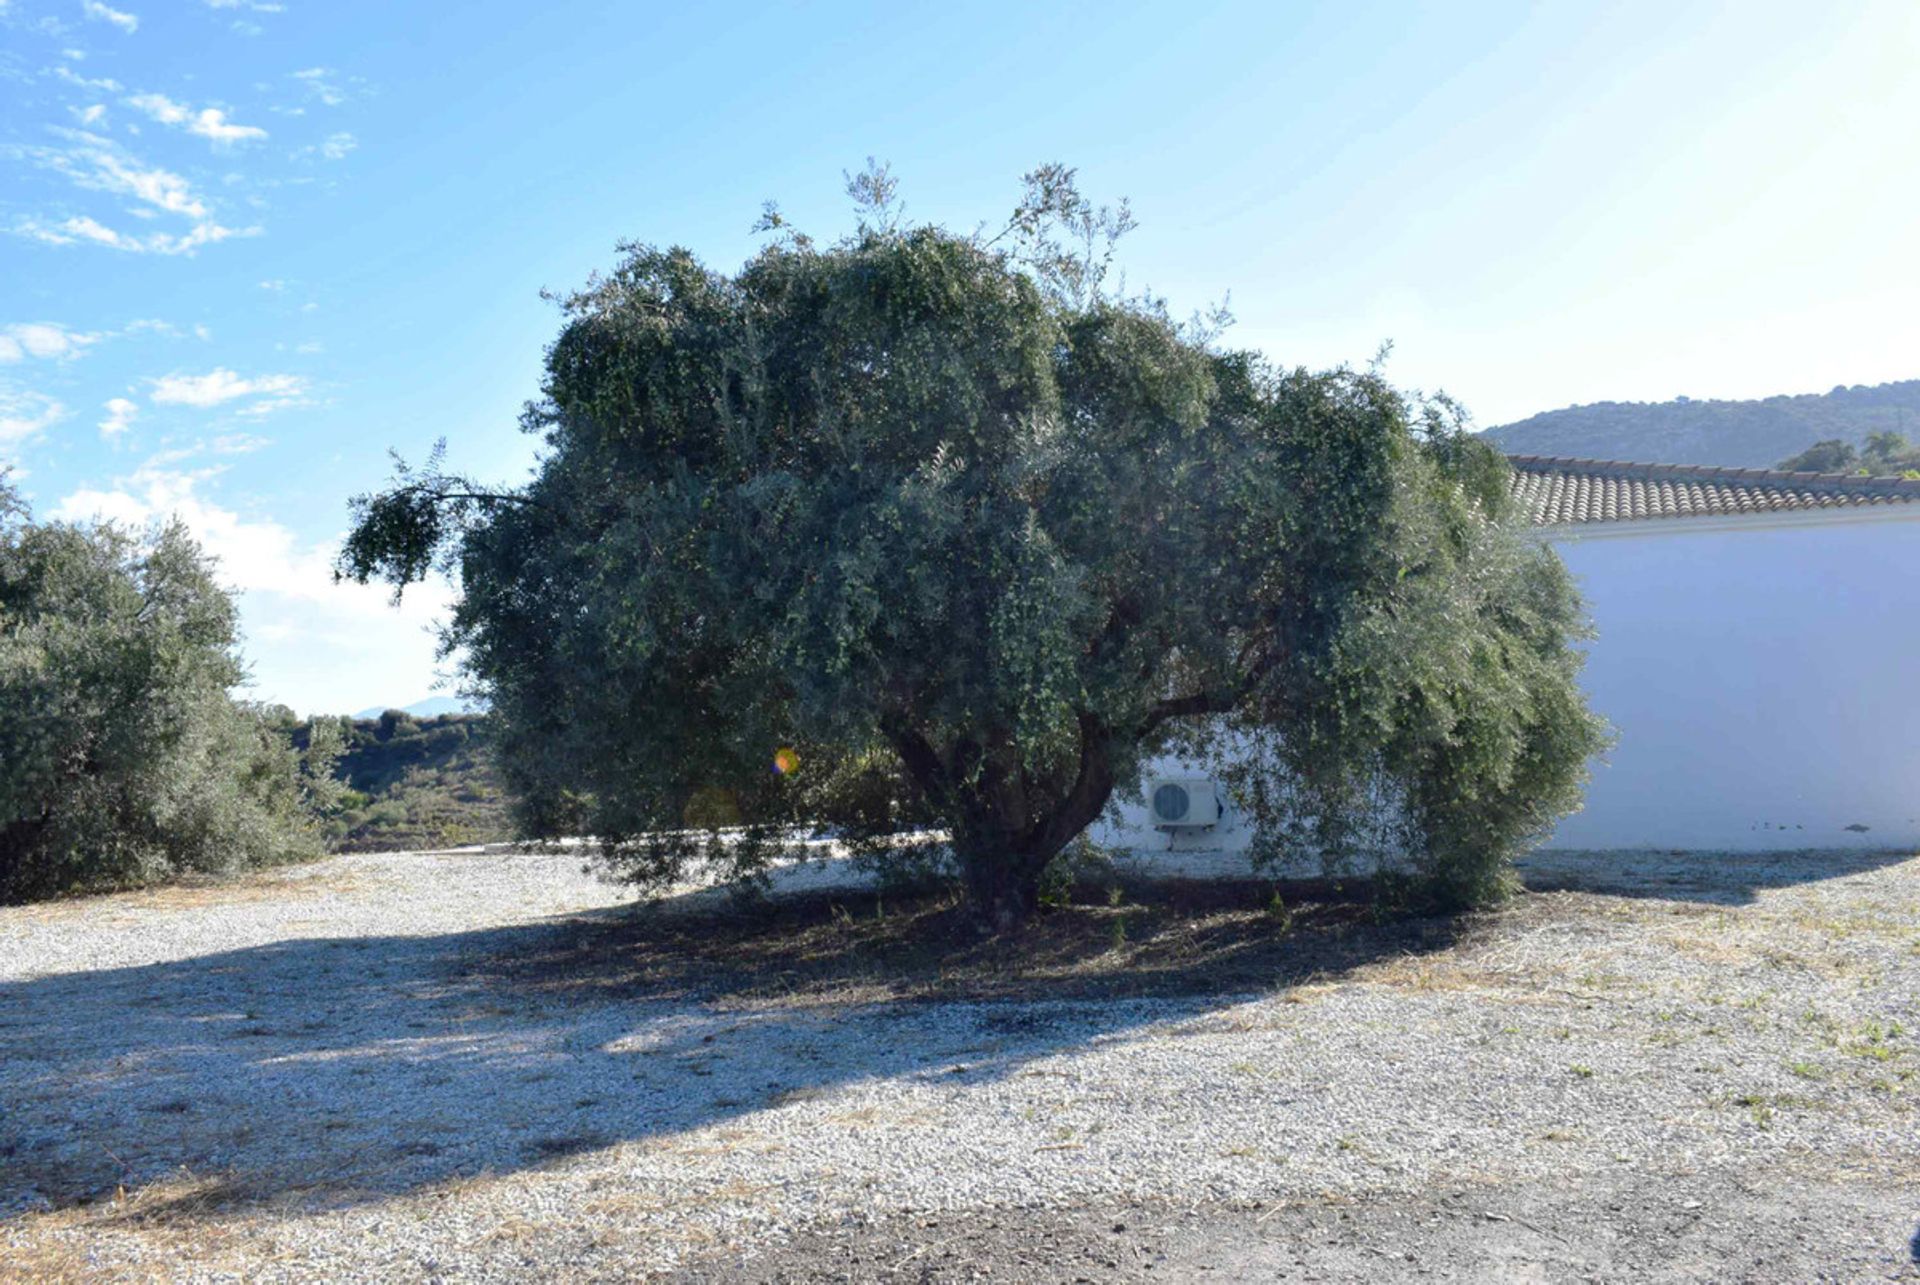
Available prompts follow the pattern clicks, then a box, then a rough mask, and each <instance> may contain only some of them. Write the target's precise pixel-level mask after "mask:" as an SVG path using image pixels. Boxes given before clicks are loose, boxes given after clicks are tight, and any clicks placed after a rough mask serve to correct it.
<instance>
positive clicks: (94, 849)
mask: <svg viewBox="0 0 1920 1285" xmlns="http://www.w3.org/2000/svg"><path fill="white" fill-rule="evenodd" d="M243 675H244V670H243V669H242V666H241V662H240V660H239V657H238V655H237V653H236V650H235V617H234V607H233V602H232V599H231V598H230V597H229V596H228V595H227V593H226V592H225V591H224V590H223V589H222V588H221V587H220V586H219V585H218V584H217V583H216V582H215V580H214V577H213V570H212V568H211V566H210V565H209V564H208V562H207V559H206V558H205V557H204V556H203V555H202V554H201V552H200V550H199V549H198V548H197V547H196V546H195V545H194V543H193V541H192V540H191V539H190V538H189V537H188V535H187V533H186V530H185V529H184V528H183V527H181V526H179V525H178V524H174V525H171V526H167V527H165V528H163V529H161V530H160V531H158V532H157V533H154V534H152V535H151V536H139V535H136V534H134V533H131V532H128V531H125V530H122V529H121V528H119V527H116V526H113V525H110V524H108V525H99V526H76V525H71V524H67V523H46V524H35V523H34V522H32V521H31V519H30V515H29V514H28V513H27V512H26V509H25V506H24V505H23V504H21V503H20V502H19V498H18V496H17V495H16V494H15V493H13V492H12V491H10V490H9V489H8V488H7V486H6V484H5V480H4V479H3V478H0V901H18V900H22V899H26V898H30V897H37V896H46V895H53V894H58V893H64V892H72V891H83V890H97V889H103V888H114V887H127V886H132V885H136V884H143V883H150V882H154V881H156V880H161V879H165V878H168V877H171V876H173V875H176V874H179V873H182V872H186V871H207V872H220V871H229V870H234V869H238V868H241V867H245V866H251V865H260V864H264V863H268V862H274V861H283V860H287V859H290V858H294V857H300V856H306V855H309V854H313V853H316V852H318V850H319V842H318V834H317V831H316V829H315V826H314V818H315V816H316V814H317V813H318V812H319V811H321V810H324V809H325V808H326V807H327V806H329V800H330V798H331V792H332V788H333V787H332V781H331V771H330V764H329V763H328V762H327V755H328V753H329V752H330V751H329V745H328V743H327V742H326V741H325V740H324V738H323V740H322V741H321V742H320V743H319V744H317V745H316V746H315V747H314V749H313V750H312V751H311V752H310V753H308V754H307V755H305V756H302V755H300V754H298V753H296V751H295V750H294V749H293V748H292V746H291V744H290V743H289V741H288V739H287V737H286V735H285V723H286V722H287V721H288V720H289V719H290V715H287V714H286V712H285V711H276V710H272V709H267V708H264V707H260V706H251V705H246V704H242V703H239V702H236V701H234V700H233V699H232V698H231V697H230V696H229V695H228V690H229V689H230V688H231V687H233V686H234V685H235V684H237V683H238V682H240V680H241V678H242V677H243Z"/></svg>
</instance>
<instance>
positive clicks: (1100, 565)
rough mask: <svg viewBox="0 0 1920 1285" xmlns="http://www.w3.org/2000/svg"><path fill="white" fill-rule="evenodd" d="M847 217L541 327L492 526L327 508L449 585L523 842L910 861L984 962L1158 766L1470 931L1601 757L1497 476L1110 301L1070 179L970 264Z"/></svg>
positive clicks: (1279, 836)
mask: <svg viewBox="0 0 1920 1285" xmlns="http://www.w3.org/2000/svg"><path fill="white" fill-rule="evenodd" d="M852 186H853V189H854V191H855V194H856V196H857V197H863V198H865V199H866V208H863V211H862V217H861V225H860V228H859V231H858V232H857V233H856V234H855V235H853V236H852V237H850V238H848V239H847V240H845V241H842V242H840V243H838V244H835V245H833V246H831V247H825V248H822V247H820V246H816V245H815V244H814V243H813V242H812V241H810V240H808V239H807V238H805V237H802V236H798V235H796V234H794V233H793V232H792V231H791V229H788V228H786V226H785V223H784V220H781V219H780V218H779V217H778V212H777V211H776V210H773V209H772V208H771V207H770V208H769V211H768V214H767V217H766V218H765V219H764V220H763V224H762V226H763V227H766V228H769V229H771V230H774V231H777V232H779V233H780V234H781V235H780V236H779V238H778V239H777V240H776V241H774V243H772V244H771V245H769V246H768V248H767V249H766V250H764V251H763V252H762V253H761V254H760V255H759V256H758V257H756V258H755V259H753V260H752V261H751V262H750V263H748V264H747V265H746V267H745V269H744V270H743V271H741V272H740V273H739V274H738V275H736V276H725V275H722V274H719V273H716V272H713V271H711V270H709V269H707V268H705V267H703V266H702V265H701V264H700V263H699V262H697V261H696V260H695V259H694V257H693V256H692V255H691V254H690V253H689V252H687V251H685V250H679V249H674V250H657V249H652V248H648V247H643V246H629V247H624V250H625V253H626V257H625V258H624V260H623V261H622V262H621V263H620V264H619V265H618V266H617V267H616V268H615V269H614V270H613V272H612V273H611V274H610V275H608V276H606V277H604V278H597V279H595V280H594V281H593V282H591V283H590V284H589V285H588V287H587V288H586V289H585V290H583V291H581V292H580V293H578V294H576V295H573V296H572V297H570V298H568V299H567V300H565V301H564V302H565V311H566V323H565V326H564V328H563V330H562V331H561V334H560V336H559V338H558V339H557V340H556V341H555V342H554V344H553V346H552V347H551V349H550V350H549V351H548V355H547V378H546V383H545V390H544V393H545V395H544V397H543V398H542V400H541V401H539V402H538V403H536V404H534V405H533V406H531V407H530V408H529V410H528V412H527V414H526V417H525V427H526V428H527V429H528V430H529V431H531V432H535V433H539V434H541V435H542V437H543V440H544V443H545V447H546V450H545V455H544V458H543V461H542V463H541V466H540V469H539V472H538V475H537V476H536V477H535V478H534V480H533V481H532V482H531V483H529V484H528V485H527V486H525V487H524V488H521V489H518V490H504V491H503V490H495V489H490V488H486V487H483V486H478V485H476V484H474V483H472V482H469V481H467V480H465V479H462V478H459V477H456V476H452V475H449V474H447V473H446V472H444V471H443V469H442V466H441V457H440V454H439V453H438V452H436V454H435V456H434V458H433V459H432V460H431V461H429V463H428V465H427V467H426V468H425V469H424V470H422V471H419V472H410V471H407V470H406V469H405V468H404V467H403V468H402V470H401V473H400V475H399V476H398V477H397V478H396V479H395V482H394V485H393V486H392V487H391V488H390V489H388V490H386V491H384V492H382V493H380V494H377V495H373V496H368V497H363V498H362V499H361V500H360V501H359V502H358V503H357V505H356V514H355V516H356V521H355V527H354V530H353V532H352V534H351V535H350V537H349V540H348V543H347V545H346V548H345V552H344V554H343V556H342V559H341V563H340V570H341V572H342V573H343V574H344V575H346V576H349V577H351V578H353V579H356V580H360V581H363V582H364V581H366V580H368V579H370V578H373V577H383V578H386V579H389V580H390V581H391V582H393V583H394V584H396V585H399V586H404V585H406V584H407V583H409V582H411V581H414V580H417V579H419V578H420V577H421V576H423V575H425V574H427V573H428V571H429V570H430V569H431V568H432V567H433V566H434V565H435V563H436V557H437V556H444V557H445V563H444V564H443V565H446V566H447V567H448V568H449V569H450V570H452V571H455V572H457V574H458V576H459V579H460V584H461V597H460V599H459V602H458V605H457V607H456V609H455V612H454V617H453V622H452V625H451V628H450V632H449V634H448V642H449V644H450V645H453V646H457V647H458V648H460V649H461V654H462V655H463V656H464V657H465V664H466V665H467V667H468V669H469V671H470V675H471V677H472V678H473V680H474V681H475V683H476V684H477V685H478V687H479V688H480V689H481V691H482V692H483V694H484V695H485V696H486V698H487V699H488V701H489V703H490V708H491V710H492V712H493V718H494V722H495V731H496V735H497V736H498V738H499V742H500V745H501V749H502V754H503V763H504V766H505V769H506V772H507V775H508V778H509V780H510V781H511V782H512V783H513V785H514V786H515V787H516V789H517V790H518V792H519V794H520V797H521V808H522V818H523V821H524V822H525V823H526V824H528V825H529V826H530V827H531V828H533V829H534V830H536V831H540V832H547V833H554V832H572V833H591V834H593V835H595V836H598V838H599V839H600V841H601V842H602V844H603V849H604V852H605V853H606V855H607V857H608V858H609V859H610V860H612V861H614V862H615V863H616V864H618V865H619V866H620V867H621V868H622V869H624V870H625V871H627V872H628V873H629V874H630V875H631V876H632V877H634V878H635V879H637V880H639V881H642V882H645V883H650V884H656V885H657V884H660V883H663V882H665V881H668V880H670V879H672V878H674V877H676V876H677V875H679V874H680V873H681V871H682V870H683V868H684V865H685V863H686V862H687V861H688V860H689V859H690V858H691V857H693V856H695V855H697V854H702V853H704V854H705V855H707V856H710V857H713V858H716V859H719V860H721V861H723V862H727V863H731V865H732V868H734V869H735V870H737V871H741V872H744V873H750V872H752V871H753V870H755V869H758V868H760V867H761V866H762V865H763V863H764V862H765V861H766V860H767V859H768V858H769V857H770V856H772V855H773V854H775V853H777V852H779V851H780V850H781V849H782V844H783V843H784V842H786V841H787V838H788V836H790V835H791V834H792V833H793V830H792V828H791V827H793V826H794V825H795V824H796V823H801V822H808V823H815V822H823V823H831V824H835V825H837V826H838V827H839V828H840V832H841V833H842V834H843V835H846V836H848V837H849V838H850V839H852V840H853V841H855V842H857V843H859V844H861V845H862V846H863V847H864V848H865V849H866V850H868V851H885V850H889V845H890V844H891V845H892V849H891V850H894V851H899V850H902V849H907V848H908V847H909V845H907V844H905V843H904V842H900V841H898V840H890V839H889V838H888V837H887V836H888V835H889V834H890V833H892V832H894V831H898V830H900V829H901V828H902V827H903V826H907V825H913V824H919V823H922V822H924V821H927V820H931V821H934V822H937V824H938V825H939V826H940V827H941V828H942V829H944V830H945V831H946V832H947V833H948V835H949V836H950V842H951V847H952V851H953V853H954V855H955V856H956V858H957V859H958V862H959V865H960V868H961V870H962V872H963V875H964V882H965V885H966V888H967V890H968V893H969V895H970V898H971V900H972V902H973V904H974V905H975V907H976V908H977V909H978V910H979V911H980V912H981V914H982V915H983V916H985V918H986V919H987V920H988V921H989V922H990V923H991V924H993V925H996V926H1002V927H1004V926H1007V925H1011V924H1013V923H1016V922H1018V921H1019V920H1020V919H1021V918H1022V917H1023V916H1024V915H1026V914H1027V913H1028V912H1029V911H1031V910H1032V909H1033V908H1034V906H1035V904H1036V898H1037V895H1038V887H1039V881H1040V877H1041V872H1042V870H1043V868H1044V867H1046V866H1047V864H1048V863H1049V862H1050V861H1051V860H1052V859H1053V857H1054V856H1055V855H1056V854H1057V853H1059V852H1060V851H1061V850H1062V848H1063V847H1064V846H1065V845H1066V844H1067V843H1068V842H1069V841H1070V840H1072V839H1073V838H1074V837H1075V836H1077V835H1078V834H1080V833H1081V831H1082V830H1083V828H1084V827H1085V826H1086V825H1087V824H1088V823H1089V822H1091V821H1093V820H1094V819H1095V818H1096V817H1098V816H1099V815H1100V813H1101V811H1102V809H1104V808H1105V807H1107V806H1108V804H1109V802H1110V801H1111V800H1112V799H1113V797H1114V794H1115V791H1116V790H1121V791H1130V790H1132V789H1134V788H1135V786H1134V783H1135V782H1136V781H1137V780H1138V776H1139V771H1140V767H1141V763H1142V760H1143V758H1144V757H1145V756H1147V755H1149V754H1152V753H1154V752H1156V751H1159V750H1161V749H1163V748H1165V747H1167V746H1169V745H1171V744H1174V743H1175V742H1176V740H1177V741H1179V742H1180V743H1183V744H1185V745H1186V746H1187V747H1188V748H1190V749H1192V750H1194V751H1195V752H1198V753H1211V752H1221V751H1224V750H1227V749H1234V750H1236V751H1245V752H1249V753H1252V754H1254V755H1255V757H1256V759H1257V760H1258V763H1259V766H1260V775H1259V780H1260V782H1262V783H1263V784H1264V788H1261V789H1259V790H1257V791H1250V796H1252V797H1254V806H1255V809H1256V813H1257V815H1258V818H1259V821H1260V824H1261V827H1262V830H1263V833H1265V834H1266V835H1268V836H1269V839H1270V841H1271V842H1270V845H1269V851H1272V850H1274V849H1275V848H1276V847H1277V845H1279V844H1280V843H1281V842H1283V841H1284V836H1287V835H1296V834H1297V835H1304V836H1305V840H1304V841H1310V842H1312V843H1314V844H1315V845H1316V846H1317V847H1318V849H1319V850H1320V851H1322V852H1325V853H1328V854H1330V855H1340V854H1344V853H1347V852H1350V851H1352V850H1353V849H1354V847H1355V846H1356V843H1357V841H1358V837H1360V836H1368V837H1370V838H1373V839H1380V838H1386V839H1388V840H1390V841H1391V842H1392V843H1394V844H1395V845H1396V846H1397V847H1398V849H1399V850H1400V851H1402V852H1404V853H1405V854H1406V855H1408V856H1409V857H1410V858H1411V859H1412V861H1413V862H1414V864H1415V867H1416V869H1417V871H1418V874H1419V877H1420V878H1421V881H1422V883H1423V885H1424V886H1425V888H1426V889H1427V890H1428V891H1429V892H1431V893H1433V894H1434V895H1435V896H1436V897H1437V898H1438V899H1440V900H1442V901H1445V902H1449V903H1452V904H1465V903H1471V902H1479V901H1485V900H1489V899H1492V898H1494V897H1497V896H1499V895H1500V894H1501V893H1502V892H1503V891H1504V890H1505V888H1506V887H1507V883H1508V878H1509V876H1508V873H1507V871H1508V868H1509V861H1510V859H1511V858H1512V857H1513V855H1514V854H1515V853H1516V852H1517V851H1518V850H1520V848H1521V847H1522V845H1524V844H1525V843H1526V842H1527V841H1529V840H1530V839H1531V838H1533V837H1534V836H1536V835H1538V834H1540V833H1542V832H1543V831H1544V830H1545V829H1546V828H1547V827H1548V826H1549V825H1550V824H1551V823H1552V822H1553V821H1554V820H1555V819H1557V818H1558V817H1559V816H1560V815H1562V814H1563V813H1564V812H1566V811H1568V810H1569V809H1571V808H1572V807H1574V806H1575V805H1576V804H1577V801H1578V791H1579V785H1580V782H1581V780H1582V774H1583V764H1584V763H1585V760H1586V759H1587V757H1588V756H1589V754H1590V753H1591V752H1592V751H1593V750H1594V749H1595V748H1596V747H1597V746H1598V745H1599V744H1600V743H1601V739H1602V732H1601V725H1600V723H1599V722H1598V720H1597V719H1596V718H1595V717H1594V716H1593V715H1592V714H1591V713H1589V712H1588V710H1587V709H1586V707H1585V705H1584V703H1583V701H1582V698H1581V696H1580V693H1579V690H1578V688H1577V685H1576V682H1575V678H1576V673H1577V669H1578V666H1579V653H1578V650H1577V649H1576V647H1575V645H1574V644H1575V642H1576V641H1577V640H1578V639H1579V638H1580V637H1581V636H1582V630H1583V627H1584V626H1583V618H1582V614H1581V611H1580V607H1579V604H1578V600H1577V598H1576V595H1575V593H1574V590H1573V587H1572V585H1571V583H1570V581H1569V579H1568V577H1567V575H1566V573H1565V571H1564V570H1563V568H1562V567H1561V565H1560V563H1559V562H1558V560H1557V559H1556V558H1555V556H1554V555H1553V554H1552V553H1551V552H1550V551H1549V550H1547V549H1546V548H1545V547H1543V546H1541V545H1540V544H1538V543H1537V542H1534V541H1531V540H1529V539H1527V538H1526V537H1525V536H1524V534H1523V533H1522V532H1521V531H1520V529H1519V528H1518V525H1517V523H1516V520H1515V519H1514V518H1513V517H1512V516H1511V515H1509V513H1508V512H1507V505H1506V473H1505V464H1504V461H1503V460H1501V459H1500V458H1499V457H1498V456H1497V455H1496V454H1495V453H1494V452H1492V451H1491V450H1489V449H1488V448H1486V447H1484V446H1483V445H1481V444H1480V443H1478V442H1477V441H1475V440H1473V439H1472V438H1471V437H1470V436H1468V435H1467V434H1466V433H1464V432H1463V431H1462V428H1461V425H1460V423H1459V422H1458V421H1457V419H1455V418H1454V417H1452V416H1450V415H1449V414H1447V412H1446V408H1445V407H1443V406H1430V405H1424V404H1421V403H1418V402H1415V401H1411V400H1410V399H1409V398H1408V397H1406V396H1405V395H1403V394H1401V393H1399V392H1397V391H1396V390H1395V389H1393V388H1392V387H1390V386H1389V385H1388V384H1387V382H1386V381H1385V380H1384V379H1383V378H1382V377H1381V376H1380V375H1378V374H1377V373H1373V372H1369V373H1356V372H1354V371H1350V370H1336V371H1331V372H1326V373H1320V374H1313V373H1309V372H1306V371H1301V370H1284V369H1281V368H1278V367H1275V366H1273V365H1270V364H1269V363H1268V362H1266V361H1265V360H1264V359H1262V358H1260V357H1259V356H1257V355H1255V354H1252V353H1246V352H1228V351H1222V350H1219V349H1218V348H1217V347H1215V346H1214V345H1213V343H1212V342H1211V341H1210V336H1211V328H1210V327H1208V326H1205V325H1201V326H1198V327H1183V326H1181V325H1178V324H1176V323H1174V322H1173V321H1171V320H1170V319H1169V318H1168V316H1167V315H1166V312H1165V309H1164V308H1163V307H1162V306H1161V305H1159V304H1158V303H1157V302H1155V301H1153V300H1151V299H1147V298H1137V297H1134V298H1129V297H1120V296H1119V295H1118V294H1117V293H1116V292H1115V291H1114V290H1112V289H1110V288H1109V287H1108V286H1107V284H1106V283H1107V280H1108V272H1109V268H1110V264H1111V259H1112V253H1111V251H1112V241H1113V239H1114V237H1116V236H1117V235H1118V234H1119V232H1121V231H1124V230H1125V228H1126V227H1128V226H1130V225H1131V217H1130V216H1129V215H1128V214H1127V212H1126V211H1125V209H1124V207H1121V208H1119V209H1117V210H1113V209H1101V208H1096V207H1094V206H1092V205H1091V204H1090V203H1089V202H1088V201H1087V200H1086V199H1085V198H1083V197H1082V196H1081V195H1080V193H1079V192H1078V190H1077V189H1076V187H1075V186H1074V183H1073V175H1072V172H1071V171H1070V170H1065V169H1064V168H1061V167H1047V168H1046V169H1043V170H1041V171H1037V172H1036V173H1035V174H1033V175H1030V176H1029V180H1028V187H1027V195H1026V199H1025V200H1024V201H1023V202H1022V203H1021V206H1020V209H1019V210H1018V211H1017V212H1016V214H1015V216H1014V218H1013V219H1012V220H1011V221H1010V222H1009V224H1008V225H1007V227H1006V228H1005V229H1003V230H1001V231H1000V232H998V233H997V234H995V235H994V236H991V237H988V236H986V235H984V234H981V235H975V236H971V237H969V236H959V235H954V234H951V233H948V232H946V231H943V230H941V229H939V228H935V227H903V226H902V225H901V223H900V220H899V219H898V218H897V211H893V210H891V209H889V210H885V211H875V210H874V209H872V208H871V206H872V205H873V203H874V202H875V201H891V200H892V192H893V188H892V184H891V182H890V179H888V177H887V176H886V175H885V173H884V171H883V170H882V171H880V172H879V174H878V176H877V177H875V176H874V167H870V169H869V177H868V178H867V179H866V180H865V181H864V182H859V181H856V182H855V183H854V184H853V185H852ZM1229 757H1231V755H1229ZM823 778H824V779H830V780H833V781H836V782H837V783H838V784H837V785H836V786H835V787H834V788H824V787H822V785H821V784H820V782H821V781H822V779H823ZM735 826H738V827H741V828H740V829H738V830H733V831H730V832H729V833H727V834H725V835H722V834H721V830H722V828H723V827H735Z"/></svg>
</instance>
